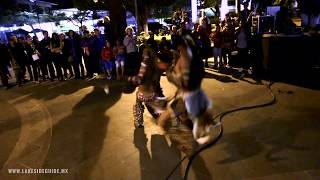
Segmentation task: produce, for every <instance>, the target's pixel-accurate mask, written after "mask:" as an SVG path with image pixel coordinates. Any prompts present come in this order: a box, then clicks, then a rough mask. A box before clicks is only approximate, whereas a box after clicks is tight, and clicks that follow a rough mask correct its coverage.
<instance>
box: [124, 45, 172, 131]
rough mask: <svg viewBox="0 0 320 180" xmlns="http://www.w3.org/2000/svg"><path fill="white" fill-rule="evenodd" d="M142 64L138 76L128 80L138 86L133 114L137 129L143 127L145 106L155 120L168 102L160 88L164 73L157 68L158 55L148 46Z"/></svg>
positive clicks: (144, 51)
mask: <svg viewBox="0 0 320 180" xmlns="http://www.w3.org/2000/svg"><path fill="white" fill-rule="evenodd" d="M142 58H143V60H142V62H141V66H140V70H139V73H138V75H136V76H132V77H129V78H128V81H130V82H132V83H133V84H135V85H138V90H137V94H136V104H135V105H134V106H133V114H134V119H135V126H136V127H143V126H144V121H143V112H144V108H145V107H144V105H145V106H146V107H147V109H148V110H149V112H150V113H151V115H152V116H153V117H154V118H158V116H159V113H160V112H162V111H163V110H164V108H165V106H166V100H165V98H164V95H163V93H162V89H161V87H160V77H161V74H162V71H161V70H160V69H159V68H158V67H157V66H156V62H155V60H156V54H155V52H154V51H153V50H152V49H151V48H150V47H148V46H146V47H145V48H144V50H143V54H142Z"/></svg>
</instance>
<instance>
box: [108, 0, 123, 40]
mask: <svg viewBox="0 0 320 180" xmlns="http://www.w3.org/2000/svg"><path fill="white" fill-rule="evenodd" d="M109 7H110V8H109V12H110V14H109V17H110V26H111V29H112V33H113V36H114V39H115V40H116V39H117V38H121V39H123V38H124V36H125V29H126V27H127V21H126V10H125V9H124V7H123V4H122V1H120V0H117V1H112V3H110V6H109Z"/></svg>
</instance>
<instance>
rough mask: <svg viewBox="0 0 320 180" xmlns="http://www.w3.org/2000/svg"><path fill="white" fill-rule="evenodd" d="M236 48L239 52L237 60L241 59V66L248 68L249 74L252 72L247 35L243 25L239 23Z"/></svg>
mask: <svg viewBox="0 0 320 180" xmlns="http://www.w3.org/2000/svg"><path fill="white" fill-rule="evenodd" d="M236 42H237V49H238V53H239V60H240V61H241V64H242V65H241V67H242V68H245V69H247V70H248V73H249V74H252V71H251V69H252V65H251V64H250V61H249V57H248V35H247V33H246V29H245V25H244V24H241V26H240V29H239V32H238V33H237V39H236Z"/></svg>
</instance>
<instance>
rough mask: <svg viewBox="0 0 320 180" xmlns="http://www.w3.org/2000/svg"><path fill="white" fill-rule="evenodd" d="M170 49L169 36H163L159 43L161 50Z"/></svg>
mask: <svg viewBox="0 0 320 180" xmlns="http://www.w3.org/2000/svg"><path fill="white" fill-rule="evenodd" d="M170 49H171V45H170V43H169V42H168V41H167V38H166V37H162V38H161V41H160V43H159V51H164V50H170Z"/></svg>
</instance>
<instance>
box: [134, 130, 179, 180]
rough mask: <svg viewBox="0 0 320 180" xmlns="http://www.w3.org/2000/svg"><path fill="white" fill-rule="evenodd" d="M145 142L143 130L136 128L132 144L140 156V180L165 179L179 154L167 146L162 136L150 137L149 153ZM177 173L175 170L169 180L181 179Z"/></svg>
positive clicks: (176, 161)
mask: <svg viewBox="0 0 320 180" xmlns="http://www.w3.org/2000/svg"><path fill="white" fill-rule="evenodd" d="M147 142H148V139H147V137H146V134H145V132H144V128H136V129H135V131H134V144H135V146H136V148H137V149H138V150H139V155H140V170H141V180H150V179H153V180H154V179H159V180H163V179H166V177H167V176H168V174H169V173H170V172H171V170H172V169H173V167H175V165H176V164H177V163H178V162H179V160H180V152H179V151H178V150H177V149H176V148H175V147H174V146H169V145H168V143H167V141H166V139H165V136H163V135H159V134H154V135H152V136H151V152H149V151H148V148H147ZM179 172H180V171H179V169H177V170H176V171H175V172H174V174H173V175H172V176H171V177H170V179H181V176H180V173H179Z"/></svg>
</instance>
